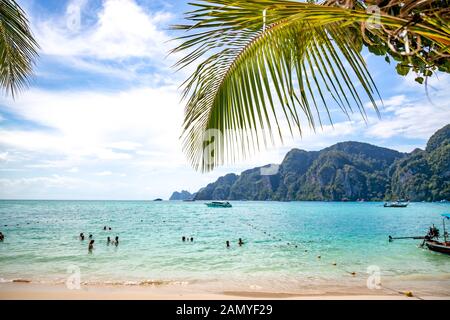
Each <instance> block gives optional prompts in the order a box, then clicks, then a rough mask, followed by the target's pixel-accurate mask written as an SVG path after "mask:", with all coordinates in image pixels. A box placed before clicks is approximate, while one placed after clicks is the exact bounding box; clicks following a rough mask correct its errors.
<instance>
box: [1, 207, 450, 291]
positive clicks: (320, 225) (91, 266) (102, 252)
mask: <svg viewBox="0 0 450 320" xmlns="http://www.w3.org/2000/svg"><path fill="white" fill-rule="evenodd" d="M231 203H232V204H233V208H229V209H227V208H208V207H206V206H205V205H204V203H203V202H199V201H197V202H179V201H163V202H151V201H150V202H149V201H6V200H5V201H0V231H1V232H3V233H4V234H5V240H4V242H0V278H1V281H2V282H8V281H11V280H13V279H28V280H32V281H33V282H43V283H47V282H48V283H63V282H65V281H66V278H67V277H68V275H69V274H70V272H72V271H70V270H73V268H74V266H75V267H76V268H79V270H80V274H81V281H82V283H86V284H89V283H92V284H98V283H105V284H152V283H154V284H162V283H180V284H191V283H202V282H203V283H209V284H221V285H222V286H223V285H224V284H225V285H230V286H232V284H236V285H237V284H239V285H244V286H245V287H248V288H258V287H259V288H264V287H270V288H272V289H273V290H284V291H292V290H295V288H296V287H298V286H299V284H300V283H304V282H305V281H306V282H307V281H309V282H310V283H317V282H321V283H327V281H333V282H334V283H345V282H346V281H350V282H351V281H357V280H355V279H357V278H358V276H360V275H364V279H365V278H366V277H367V268H368V267H369V266H376V267H378V268H379V270H380V272H381V275H382V276H383V277H388V278H398V279H409V280H412V281H413V280H420V279H431V280H445V281H448V280H449V279H450V257H449V256H446V255H442V254H438V253H433V252H430V251H428V250H426V249H422V248H419V247H418V245H419V244H420V240H399V241H394V242H392V243H389V242H388V236H389V235H393V236H411V235H412V236H416V235H424V234H425V233H426V231H427V228H428V227H429V226H430V225H431V224H432V223H434V224H435V225H436V226H438V227H439V228H440V229H441V231H442V219H441V217H440V214H442V213H448V212H450V204H448V203H411V204H410V205H409V206H408V208H404V209H400V208H399V209H397V208H383V206H382V203H374V202H372V203H370V202H362V203H352V202H342V203H336V202H250V201H248V202H247V201H245V202H231ZM104 226H108V227H109V226H110V227H111V228H112V231H104V230H103V227H104ZM449 227H450V226H449ZM80 232H84V234H85V235H86V238H87V237H88V235H89V234H92V235H93V238H94V239H95V245H94V250H93V252H92V253H89V252H88V240H85V241H80V240H79V238H78V235H79V234H80ZM116 235H118V236H119V239H120V244H119V245H118V246H117V247H116V246H114V245H107V243H106V238H107V236H111V238H114V237H115V236H116ZM182 236H186V237H189V238H190V237H193V238H194V241H193V242H190V241H189V242H182ZM239 238H242V239H243V241H244V242H245V244H244V245H243V246H241V247H240V246H238V244H237V242H238V239H239ZM227 240H229V241H230V243H231V247H230V248H226V245H225V242H226V241H227ZM319 255H320V258H318V256H319ZM334 264H335V265H334ZM71 268H72V269H71ZM68 272H69V273H68ZM352 272H355V273H356V277H355V276H354V275H351V273H352ZM358 281H359V280H358ZM361 281H363V280H361ZM364 281H365V280H364Z"/></svg>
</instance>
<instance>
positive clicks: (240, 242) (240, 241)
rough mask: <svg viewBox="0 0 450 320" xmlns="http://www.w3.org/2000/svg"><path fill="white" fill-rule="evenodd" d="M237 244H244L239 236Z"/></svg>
mask: <svg viewBox="0 0 450 320" xmlns="http://www.w3.org/2000/svg"><path fill="white" fill-rule="evenodd" d="M238 244H239V246H242V245H243V244H244V241H242V239H241V238H239V242H238Z"/></svg>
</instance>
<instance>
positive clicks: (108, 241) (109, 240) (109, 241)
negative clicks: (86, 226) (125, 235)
mask: <svg viewBox="0 0 450 320" xmlns="http://www.w3.org/2000/svg"><path fill="white" fill-rule="evenodd" d="M110 243H111V237H108V238H107V239H106V244H107V245H109V244H110Z"/></svg>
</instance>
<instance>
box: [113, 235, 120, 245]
mask: <svg viewBox="0 0 450 320" xmlns="http://www.w3.org/2000/svg"><path fill="white" fill-rule="evenodd" d="M114 244H115V245H116V247H117V246H118V245H119V236H116V240H115V241H114Z"/></svg>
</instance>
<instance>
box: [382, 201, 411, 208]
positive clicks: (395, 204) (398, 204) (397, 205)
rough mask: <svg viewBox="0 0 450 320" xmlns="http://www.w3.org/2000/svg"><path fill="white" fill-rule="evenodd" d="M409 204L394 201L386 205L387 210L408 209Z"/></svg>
mask: <svg viewBox="0 0 450 320" xmlns="http://www.w3.org/2000/svg"><path fill="white" fill-rule="evenodd" d="M408 204H409V201H408V202H403V201H394V202H386V203H385V204H384V207H385V208H406V207H407V206H408Z"/></svg>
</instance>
